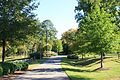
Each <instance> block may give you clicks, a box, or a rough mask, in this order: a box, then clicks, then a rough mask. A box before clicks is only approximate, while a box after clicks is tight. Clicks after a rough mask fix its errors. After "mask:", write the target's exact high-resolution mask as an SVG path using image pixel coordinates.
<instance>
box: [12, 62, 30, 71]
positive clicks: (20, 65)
mask: <svg viewBox="0 0 120 80" xmlns="http://www.w3.org/2000/svg"><path fill="white" fill-rule="evenodd" d="M14 64H15V65H16V70H17V71H20V70H23V71H24V70H27V68H28V63H27V62H22V61H20V62H15V63H14Z"/></svg>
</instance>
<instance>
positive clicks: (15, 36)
mask: <svg viewBox="0 0 120 80" xmlns="http://www.w3.org/2000/svg"><path fill="white" fill-rule="evenodd" d="M38 6H39V3H36V1H35V0H0V46H1V47H0V51H1V53H2V62H4V61H5V56H11V55H22V54H25V55H28V54H30V53H33V52H38V53H39V52H40V51H51V50H53V51H56V52H60V51H61V50H62V48H59V46H58V44H59V43H60V41H59V40H57V38H56V33H57V30H56V29H55V27H54V26H53V23H52V22H51V21H50V20H45V21H43V22H40V21H39V20H38V19H37V17H36V14H35V13H33V12H34V10H36V9H37V7H38ZM53 47H54V48H53Z"/></svg>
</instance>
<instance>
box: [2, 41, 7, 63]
mask: <svg viewBox="0 0 120 80" xmlns="http://www.w3.org/2000/svg"><path fill="white" fill-rule="evenodd" d="M5 46H6V41H5V39H3V40H2V63H4V60H5Z"/></svg>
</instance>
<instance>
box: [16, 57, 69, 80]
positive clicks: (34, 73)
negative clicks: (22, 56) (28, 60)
mask: <svg viewBox="0 0 120 80" xmlns="http://www.w3.org/2000/svg"><path fill="white" fill-rule="evenodd" d="M63 57H65V56H55V57H51V58H50V59H48V60H47V61H46V62H45V63H43V64H40V65H39V66H36V67H35V69H33V70H31V71H26V72H25V74H23V75H19V76H17V77H16V78H15V79H14V80H69V78H68V76H67V75H66V73H65V72H64V71H63V70H62V67H61V59H62V58H63Z"/></svg>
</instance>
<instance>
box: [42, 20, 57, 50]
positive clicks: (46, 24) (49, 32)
mask: <svg viewBox="0 0 120 80" xmlns="http://www.w3.org/2000/svg"><path fill="white" fill-rule="evenodd" d="M41 25H42V28H43V32H42V33H44V35H45V39H46V51H47V50H48V49H47V45H48V42H51V41H53V40H54V39H56V37H55V36H56V33H57V30H56V28H55V27H53V23H52V22H51V21H50V20H45V21H43V22H42V24H41ZM51 45H52V44H51Z"/></svg>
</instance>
